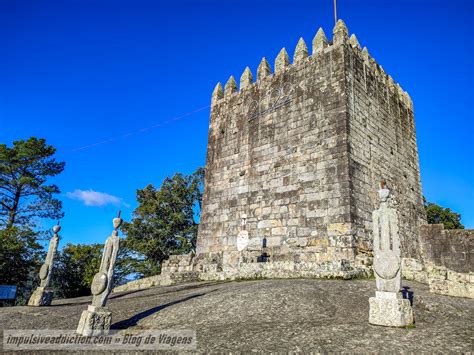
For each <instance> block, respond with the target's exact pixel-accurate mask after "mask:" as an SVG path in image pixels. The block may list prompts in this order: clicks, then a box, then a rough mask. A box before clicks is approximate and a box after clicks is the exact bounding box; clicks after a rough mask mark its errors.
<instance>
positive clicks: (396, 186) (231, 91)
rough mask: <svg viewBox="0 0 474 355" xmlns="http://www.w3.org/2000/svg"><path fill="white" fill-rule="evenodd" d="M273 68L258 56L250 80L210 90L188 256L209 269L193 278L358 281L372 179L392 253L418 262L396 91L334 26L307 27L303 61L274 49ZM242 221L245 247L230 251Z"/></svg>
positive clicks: (367, 246)
mask: <svg viewBox="0 0 474 355" xmlns="http://www.w3.org/2000/svg"><path fill="white" fill-rule="evenodd" d="M274 68H275V70H274V73H273V74H272V73H271V71H270V66H269V64H268V62H267V61H266V59H265V58H264V59H262V62H261V63H260V65H259V67H258V70H257V80H256V82H253V77H252V74H251V72H250V70H249V69H248V68H246V69H245V71H244V73H243V74H242V77H241V78H240V91H238V90H237V83H236V81H235V79H234V78H233V77H231V78H230V79H229V81H228V82H227V84H226V85H225V88H224V89H222V85H220V84H218V85H217V86H216V88H215V90H214V93H213V95H212V105H211V117H210V125H209V139H208V151H207V164H206V176H205V184H204V197H203V208H202V212H201V220H200V226H199V234H198V240H197V250H196V253H197V258H198V259H201V260H205V261H203V264H204V265H209V264H215V265H216V267H217V269H216V270H214V268H212V269H210V270H206V267H205V266H204V267H203V271H204V272H205V273H206V272H211V273H213V272H215V271H221V270H222V272H223V273H224V274H227V275H228V276H230V275H232V274H235V275H242V272H243V270H245V269H249V268H250V269H267V268H268V269H276V270H278V272H276V273H275V275H273V276H284V275H280V271H282V270H286V269H288V271H289V272H290V273H291V272H293V271H301V272H297V274H307V273H310V274H314V275H315V276H318V275H320V276H331V275H332V276H336V277H338V276H342V277H346V276H347V277H353V276H354V275H356V274H363V273H364V272H365V271H363V270H364V265H363V263H364V260H366V257H371V256H372V250H373V245H372V221H371V217H372V211H373V210H374V209H375V207H376V202H377V194H376V190H375V187H376V186H377V185H378V181H380V180H381V179H382V178H384V179H385V180H386V181H387V184H389V185H390V186H391V188H392V189H393V191H394V194H395V196H397V199H396V201H395V205H396V209H397V214H398V219H399V221H400V239H401V250H402V255H403V256H404V257H408V258H415V259H418V258H419V245H418V227H419V225H420V224H422V223H424V219H425V216H424V210H423V201H422V195H421V184H420V174H419V164H418V153H417V145H416V134H415V126H414V117H413V106H412V102H411V100H410V98H409V96H408V94H407V93H406V92H404V91H403V90H402V89H401V88H400V86H399V85H398V84H396V83H395V82H394V81H393V79H392V78H391V77H390V76H389V75H387V74H385V72H384V70H383V69H382V67H381V66H379V65H378V64H377V63H376V62H375V61H374V60H373V59H372V58H371V57H370V55H369V54H368V51H367V49H366V48H364V49H361V47H360V45H359V43H358V41H357V39H356V37H355V36H354V35H353V36H352V37H351V38H349V36H348V30H347V28H346V26H345V24H344V22H343V21H342V20H339V21H338V23H337V25H336V26H335V28H334V31H333V40H332V41H331V42H328V40H327V39H326V36H325V34H324V32H323V30H322V29H320V30H319V31H318V32H317V34H316V36H315V38H314V40H313V48H312V56H309V54H308V49H307V46H306V44H305V42H304V40H303V39H300V40H299V42H298V44H297V47H296V49H295V52H294V56H293V64H290V59H289V55H288V53H287V52H286V50H285V49H282V50H281V51H280V53H279V54H278V56H277V58H276V60H275V66H274ZM244 216H245V220H246V228H245V233H246V235H247V237H246V238H248V242H246V246H245V248H239V247H238V243H237V241H238V236H239V233H242V231H241V220H242V218H244ZM264 238H265V239H266V242H267V251H268V254H269V255H270V262H269V264H268V265H265V266H262V265H257V263H256V262H257V259H258V257H259V256H260V255H261V248H262V241H263V239H264ZM239 249H241V250H239ZM361 264H362V265H361ZM296 269H299V270H296ZM244 273H245V272H244ZM259 274H261V272H260V273H259ZM263 274H266V275H262V276H272V275H271V274H272V273H271V272H267V273H265V272H264V273H263ZM283 274H284V272H283ZM244 276H245V275H244Z"/></svg>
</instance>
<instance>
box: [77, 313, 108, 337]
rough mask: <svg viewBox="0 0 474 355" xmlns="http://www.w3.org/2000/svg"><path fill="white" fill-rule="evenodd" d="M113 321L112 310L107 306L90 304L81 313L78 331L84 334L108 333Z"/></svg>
mask: <svg viewBox="0 0 474 355" xmlns="http://www.w3.org/2000/svg"><path fill="white" fill-rule="evenodd" d="M111 323H112V312H110V311H109V310H108V308H107V307H96V306H89V307H88V308H87V310H85V311H83V312H82V314H81V319H80V320H79V325H78V326H77V330H76V333H78V334H81V335H83V336H91V335H94V336H95V335H106V334H108V333H109V330H110V324H111Z"/></svg>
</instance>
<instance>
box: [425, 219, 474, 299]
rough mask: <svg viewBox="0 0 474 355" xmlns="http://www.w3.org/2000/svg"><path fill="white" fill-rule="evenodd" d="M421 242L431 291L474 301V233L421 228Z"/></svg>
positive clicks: (460, 230)
mask: <svg viewBox="0 0 474 355" xmlns="http://www.w3.org/2000/svg"><path fill="white" fill-rule="evenodd" d="M420 243H421V251H422V260H423V263H424V269H425V272H426V275H427V281H428V284H429V285H430V290H431V291H432V292H435V293H440V294H444V295H450V296H458V297H469V298H474V259H473V257H474V230H472V229H470V230H467V229H456V230H449V229H447V230H446V229H444V228H443V225H442V224H431V225H424V226H422V227H421V228H420Z"/></svg>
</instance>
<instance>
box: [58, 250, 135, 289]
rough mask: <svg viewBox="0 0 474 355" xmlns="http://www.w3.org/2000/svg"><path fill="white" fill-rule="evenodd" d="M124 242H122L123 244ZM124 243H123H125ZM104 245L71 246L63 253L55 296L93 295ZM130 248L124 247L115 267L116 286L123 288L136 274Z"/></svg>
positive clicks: (61, 252)
mask: <svg viewBox="0 0 474 355" xmlns="http://www.w3.org/2000/svg"><path fill="white" fill-rule="evenodd" d="M121 242H122V241H121ZM121 244H122V243H121ZM102 251H103V244H72V243H68V244H67V245H66V246H65V247H64V248H63V249H62V250H61V251H60V252H59V253H58V256H57V258H56V261H55V268H54V270H53V276H52V278H51V283H52V287H53V288H54V291H55V297H58V298H70V297H80V296H87V295H90V288H91V284H92V279H93V278H94V275H95V274H96V273H97V272H98V271H99V267H100V262H101V260H102ZM128 254H129V252H128V250H127V248H125V247H123V246H122V245H120V249H119V253H118V255H117V262H116V264H115V268H114V285H120V284H122V283H123V282H124V281H125V280H126V276H127V275H129V274H130V273H132V272H133V267H132V265H133V263H132V262H130V261H129V255H128Z"/></svg>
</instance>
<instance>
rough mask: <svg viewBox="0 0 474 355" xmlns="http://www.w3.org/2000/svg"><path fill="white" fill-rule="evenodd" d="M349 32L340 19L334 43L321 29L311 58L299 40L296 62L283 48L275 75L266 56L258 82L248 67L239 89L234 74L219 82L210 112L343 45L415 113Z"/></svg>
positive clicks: (294, 56)
mask: <svg viewBox="0 0 474 355" xmlns="http://www.w3.org/2000/svg"><path fill="white" fill-rule="evenodd" d="M348 33H349V32H348V29H347V27H346V25H345V23H344V21H343V20H339V21H338V22H337V24H336V25H335V26H334V29H333V38H332V41H328V39H327V37H326V34H325V33H324V30H323V29H322V28H319V30H318V31H317V33H316V35H315V36H314V38H313V41H312V51H311V55H310V54H309V50H308V46H307V45H306V42H305V41H304V39H303V38H302V37H300V39H299V40H298V43H297V44H296V47H295V50H294V54H293V61H292V62H291V61H290V56H289V54H288V52H287V50H286V48H282V49H281V50H280V52H279V53H278V55H277V57H276V58H275V62H274V72H272V70H271V67H270V64H269V63H268V61H267V59H266V58H265V57H263V58H262V60H261V62H260V64H259V66H258V69H257V79H256V81H254V79H253V75H252V72H251V70H250V68H249V67H248V66H247V67H246V68H245V70H244V72H243V73H242V75H241V77H240V85H239V87H237V82H236V80H235V78H234V76H233V75H231V76H230V77H229V79H228V81H227V82H226V84H225V87H224V88H223V87H222V84H221V83H220V82H219V83H217V85H216V86H215V88H214V91H213V93H212V99H211V109H212V108H213V107H214V106H215V105H217V104H220V103H222V102H226V101H229V100H230V99H231V98H233V97H234V96H236V95H240V94H241V93H242V92H243V91H248V89H251V88H252V87H253V86H255V85H258V84H259V83H260V82H262V81H268V80H272V79H274V78H278V76H279V75H280V74H282V73H284V72H286V71H288V70H290V69H293V68H294V69H295V70H298V68H295V67H298V66H304V65H306V63H307V61H308V60H311V59H314V58H315V57H317V56H320V55H322V53H323V52H325V51H330V50H332V49H333V47H335V46H341V45H342V46H347V48H352V50H353V53H354V54H355V55H356V56H359V57H360V58H362V60H363V61H364V63H365V65H366V66H367V68H369V70H371V71H372V73H373V74H374V75H375V76H376V77H377V78H380V80H381V81H382V83H383V84H385V85H386V86H387V87H388V90H389V91H390V92H391V93H392V94H393V95H396V96H397V98H398V101H399V102H401V103H402V104H403V105H405V106H406V107H407V108H408V109H410V110H412V111H413V103H412V100H411V98H410V96H409V95H408V93H407V92H406V91H404V90H403V89H402V88H401V86H400V85H399V84H398V83H396V82H395V81H394V80H393V78H392V77H391V76H390V75H388V74H386V73H385V71H384V69H383V67H382V66H381V65H379V64H377V62H376V61H375V60H374V59H373V58H372V57H371V56H370V54H369V52H368V50H367V47H363V48H361V45H360V44H359V41H358V39H357V37H356V36H355V34H352V35H351V36H350V37H349V34H348Z"/></svg>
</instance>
